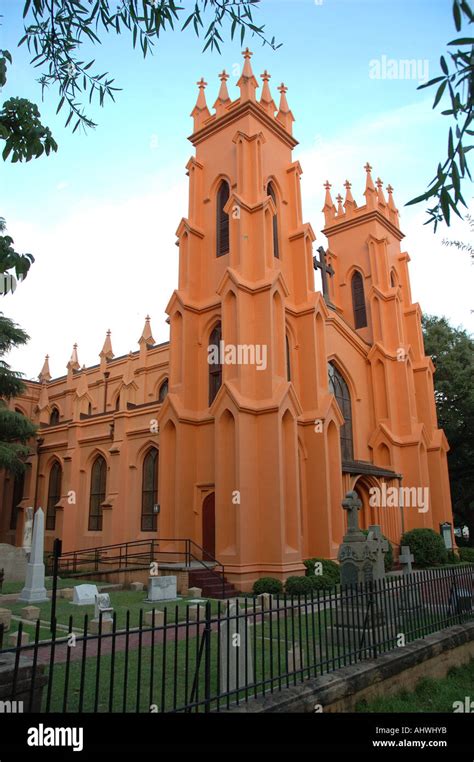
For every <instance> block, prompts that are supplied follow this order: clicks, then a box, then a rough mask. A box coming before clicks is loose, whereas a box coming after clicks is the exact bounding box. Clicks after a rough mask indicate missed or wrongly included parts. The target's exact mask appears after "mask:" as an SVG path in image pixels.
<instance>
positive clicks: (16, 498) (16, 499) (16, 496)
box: [10, 471, 25, 529]
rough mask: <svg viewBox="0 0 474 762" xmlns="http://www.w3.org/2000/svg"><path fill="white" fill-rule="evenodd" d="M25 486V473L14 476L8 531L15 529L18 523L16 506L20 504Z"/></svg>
mask: <svg viewBox="0 0 474 762" xmlns="http://www.w3.org/2000/svg"><path fill="white" fill-rule="evenodd" d="M24 486H25V472H24V471H23V473H21V474H17V475H16V476H15V481H14V482H13V495H12V506H11V513H10V529H16V525H17V521H18V504H19V503H21V501H22V499H23V489H24Z"/></svg>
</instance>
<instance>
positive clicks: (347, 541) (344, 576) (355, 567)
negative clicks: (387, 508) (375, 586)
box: [337, 492, 388, 586]
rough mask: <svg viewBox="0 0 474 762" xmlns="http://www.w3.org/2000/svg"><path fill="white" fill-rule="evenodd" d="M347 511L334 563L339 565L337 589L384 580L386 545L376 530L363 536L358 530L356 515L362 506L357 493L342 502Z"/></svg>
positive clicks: (371, 528)
mask: <svg viewBox="0 0 474 762" xmlns="http://www.w3.org/2000/svg"><path fill="white" fill-rule="evenodd" d="M342 507H343V508H344V510H345V511H347V532H346V534H345V535H344V538H343V541H342V545H341V546H340V548H339V553H338V556H337V559H338V561H339V563H340V565H341V585H342V586H346V585H357V584H358V583H360V582H371V581H372V580H376V579H383V578H384V577H385V564H384V556H385V553H386V552H387V550H388V542H387V540H386V539H385V538H384V537H383V536H382V532H381V530H380V527H379V526H377V525H374V526H371V527H369V533H368V535H367V536H366V535H365V534H364V533H363V532H362V531H361V529H360V527H359V519H358V511H360V509H361V508H362V502H361V500H360V498H359V496H358V494H357V492H348V493H347V495H346V497H345V498H344V500H343V501H342Z"/></svg>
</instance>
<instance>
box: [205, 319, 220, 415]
mask: <svg viewBox="0 0 474 762" xmlns="http://www.w3.org/2000/svg"><path fill="white" fill-rule="evenodd" d="M221 338H222V330H221V324H220V323H218V324H217V325H216V327H215V328H214V330H213V331H212V333H211V335H210V337H209V347H212V348H213V352H212V354H208V362H209V404H210V405H212V402H213V401H214V398H215V396H216V394H217V392H218V391H219V389H220V388H221V385H222V365H221V357H220V351H221ZM213 355H214V356H213Z"/></svg>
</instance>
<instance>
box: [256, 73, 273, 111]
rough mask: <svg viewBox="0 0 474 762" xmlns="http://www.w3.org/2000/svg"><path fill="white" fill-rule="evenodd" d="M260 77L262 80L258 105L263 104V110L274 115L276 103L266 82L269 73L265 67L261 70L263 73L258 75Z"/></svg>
mask: <svg viewBox="0 0 474 762" xmlns="http://www.w3.org/2000/svg"><path fill="white" fill-rule="evenodd" d="M260 77H261V79H262V80H263V87H262V96H261V98H260V105H261V106H263V108H264V109H265V111H268V113H269V114H270V116H274V115H275V111H276V104H275V101H274V100H273V98H272V94H271V92H270V85H269V84H268V82H269V80H270V79H271V75H270V74H269V73H268V71H267V70H266V69H265V71H264V72H263V74H261V75H260Z"/></svg>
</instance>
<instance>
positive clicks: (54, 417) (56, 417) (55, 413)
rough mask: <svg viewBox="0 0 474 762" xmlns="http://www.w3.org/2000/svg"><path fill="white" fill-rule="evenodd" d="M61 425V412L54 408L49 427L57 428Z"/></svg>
mask: <svg viewBox="0 0 474 762" xmlns="http://www.w3.org/2000/svg"><path fill="white" fill-rule="evenodd" d="M58 423H59V410H58V408H57V407H53V409H52V410H51V415H50V416H49V425H50V426H57V424H58Z"/></svg>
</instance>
